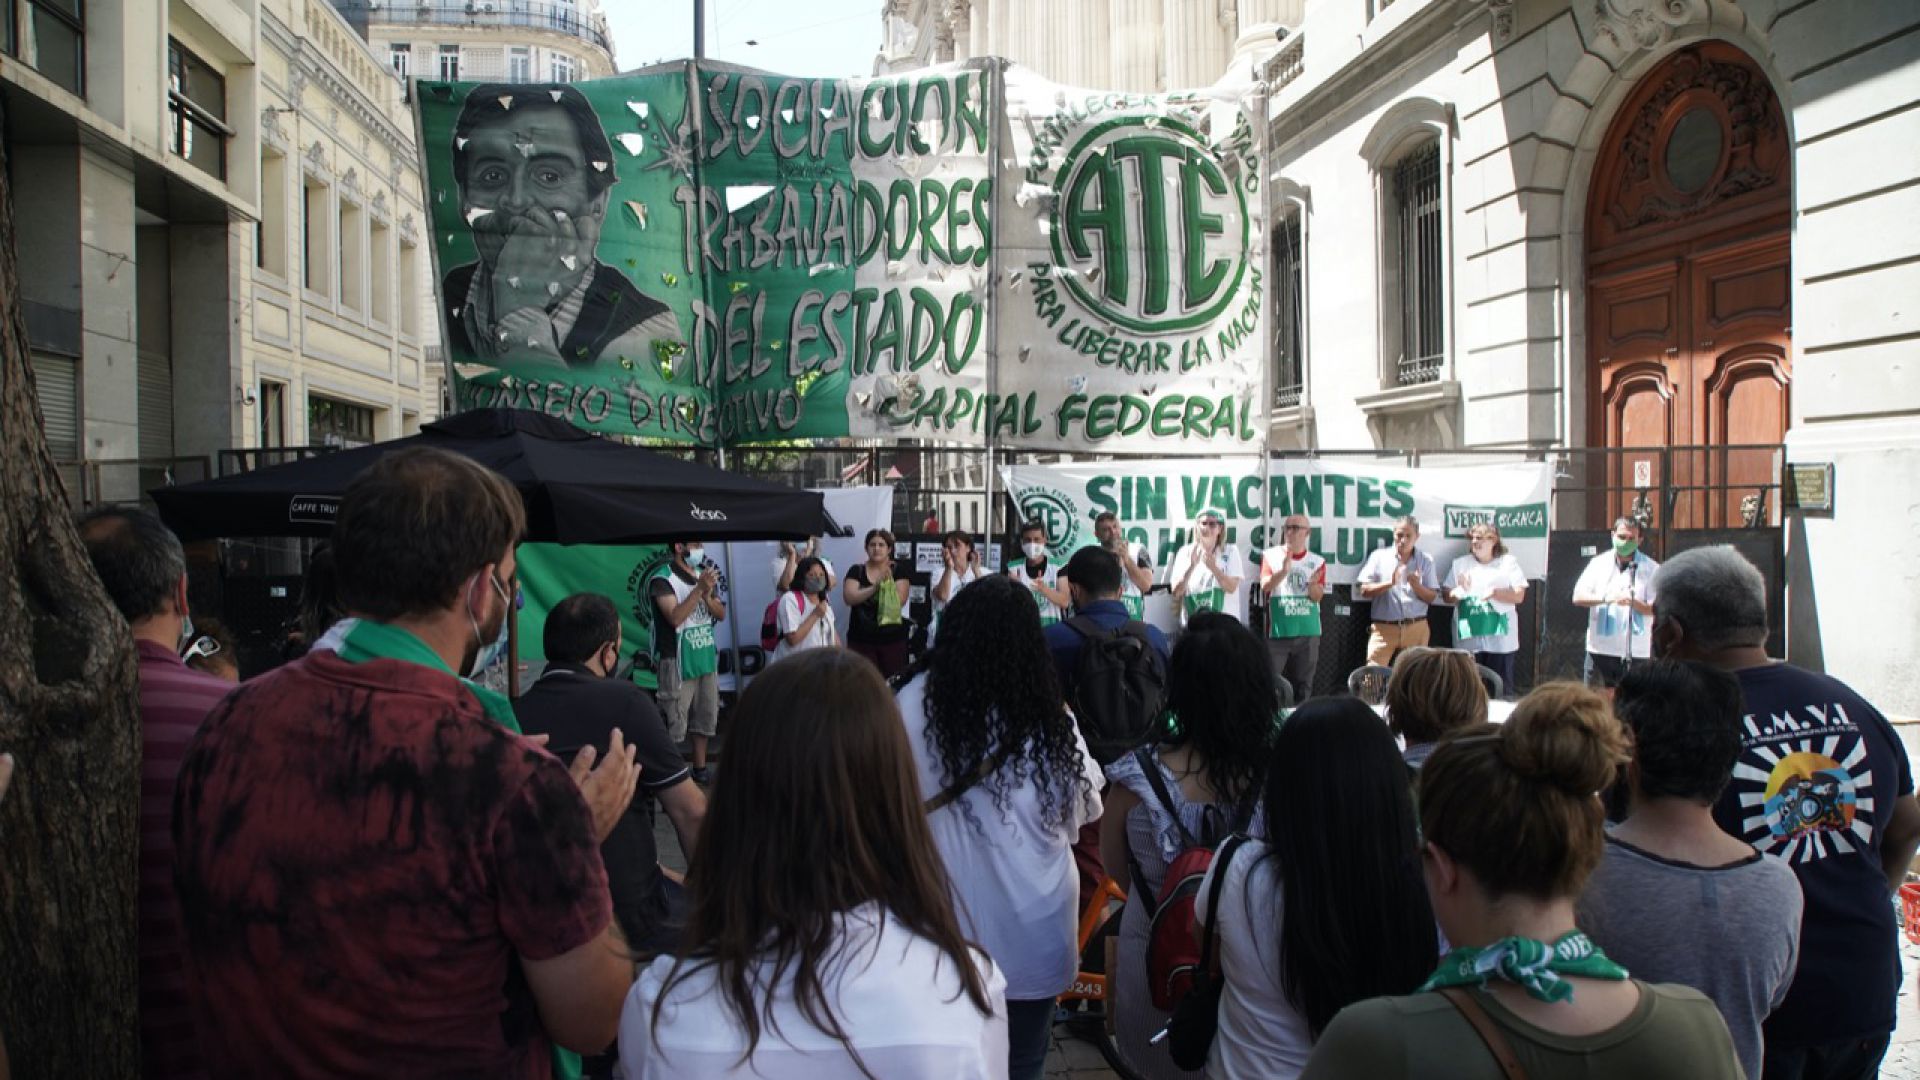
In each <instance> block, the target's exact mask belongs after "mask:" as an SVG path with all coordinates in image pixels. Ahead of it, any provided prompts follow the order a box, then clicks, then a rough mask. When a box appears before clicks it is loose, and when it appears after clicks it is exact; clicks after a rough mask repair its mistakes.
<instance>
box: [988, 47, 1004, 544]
mask: <svg viewBox="0 0 1920 1080" xmlns="http://www.w3.org/2000/svg"><path fill="white" fill-rule="evenodd" d="M987 80H988V85H990V86H991V87H993V100H992V101H991V102H989V107H988V109H987V115H988V116H992V117H994V118H995V119H994V121H993V127H991V128H989V129H988V130H987V170H988V175H990V176H992V177H993V178H994V183H993V209H992V213H993V215H994V219H995V223H996V224H997V223H998V219H999V216H1000V208H1001V207H1002V206H1006V205H1008V201H1007V199H1006V192H1004V191H1002V190H1001V185H1000V179H1001V176H1002V174H1003V172H1009V171H1010V170H1003V169H1002V168H1001V161H1000V155H1001V153H1002V148H1001V139H1000V129H1001V123H1002V120H1003V119H1004V118H1005V117H1006V115H1007V112H1006V107H1005V105H1006V98H1007V83H1006V69H1005V67H1004V66H1003V65H1002V62H1001V60H1000V58H999V57H997V56H990V57H988V58H987ZM1000 248H1001V245H1000V244H999V243H998V242H996V243H995V244H994V245H993V246H992V247H991V248H989V249H988V250H987V305H988V306H987V400H988V401H990V402H991V401H997V400H998V396H997V395H998V394H999V390H1000V305H999V304H998V303H997V302H996V299H995V298H996V296H997V295H998V294H999V291H1000V275H1001V273H1002V267H1001V265H1000ZM993 448H994V426H993V415H992V413H991V412H989V413H988V415H987V445H986V462H987V475H986V495H987V512H986V523H985V524H986V528H985V530H984V531H985V533H986V535H987V537H988V538H989V539H991V538H992V537H993V535H994V531H993V511H994V501H993V492H994V483H993Z"/></svg>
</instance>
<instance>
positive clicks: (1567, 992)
mask: <svg viewBox="0 0 1920 1080" xmlns="http://www.w3.org/2000/svg"><path fill="white" fill-rule="evenodd" d="M1566 975H1578V976H1580V977H1582V978H1587V979H1612V980H1616V981H1617V980H1620V979H1624V978H1626V977H1627V969H1626V968H1623V967H1621V966H1620V965H1619V964H1616V963H1614V962H1613V961H1611V960H1609V959H1607V954H1606V953H1603V952H1601V951H1600V946H1598V945H1595V944H1594V943H1593V939H1592V938H1589V937H1588V936H1587V935H1586V934H1584V933H1581V932H1580V931H1578V930H1570V931H1568V932H1567V933H1566V934H1564V935H1562V936H1561V937H1560V939H1559V940H1558V941H1555V942H1554V943H1553V944H1552V945H1548V944H1547V943H1546V942H1544V941H1535V940H1534V939H1532V938H1522V937H1510V938H1502V939H1500V940H1499V941H1496V942H1494V943H1493V944H1491V945H1488V946H1487V947H1485V948H1482V949H1475V948H1472V947H1462V948H1458V949H1455V950H1453V951H1452V952H1450V953H1448V954H1447V955H1446V956H1445V957H1444V958H1443V959H1441V961H1440V968H1439V970H1437V971H1435V972H1434V973H1433V975H1432V976H1431V977H1429V978H1428V979H1427V981H1426V982H1425V983H1424V984H1422V985H1421V987H1420V990H1421V991H1422V992H1424V991H1427V990H1439V989H1442V988H1444V987H1448V986H1485V985H1487V980H1488V979H1489V978H1493V977H1495V976H1498V977H1499V978H1502V979H1505V980H1507V981H1508V982H1510V983H1515V984H1517V985H1519V986H1520V987H1521V988H1522V989H1524V990H1526V992H1527V993H1528V994H1530V995H1532V996H1533V997H1536V998H1539V999H1540V1000H1541V1001H1572V1000H1573V986H1572V984H1570V983H1568V982H1567V981H1566V979H1565V978H1563V977H1562V976H1566Z"/></svg>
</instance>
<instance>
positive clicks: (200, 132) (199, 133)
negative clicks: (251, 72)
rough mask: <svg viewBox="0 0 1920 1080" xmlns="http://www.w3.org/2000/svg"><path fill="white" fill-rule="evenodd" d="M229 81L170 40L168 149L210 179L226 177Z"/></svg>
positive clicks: (231, 132) (229, 130)
mask: <svg viewBox="0 0 1920 1080" xmlns="http://www.w3.org/2000/svg"><path fill="white" fill-rule="evenodd" d="M232 134H233V129H232V128H230V127H228V126H227V80H226V79H224V78H222V77H221V76H220V73H219V72H217V71H215V70H213V68H211V67H209V66H207V62H206V61H204V60H202V59H200V58H199V57H197V56H195V55H193V54H192V53H190V52H188V51H187V50H186V49H184V48H182V47H181V45H180V43H179V42H177V41H174V40H172V39H171V38H169V39H168V40H167V149H169V150H171V151H173V152H174V153H176V154H179V155H180V156H181V157H183V158H186V159H187V160H188V161H189V162H191V163H193V166H194V167H195V168H197V169H199V170H200V171H201V172H204V173H206V174H208V175H209V176H217V177H219V178H220V179H222V180H225V179H226V178H227V136H229V135H232Z"/></svg>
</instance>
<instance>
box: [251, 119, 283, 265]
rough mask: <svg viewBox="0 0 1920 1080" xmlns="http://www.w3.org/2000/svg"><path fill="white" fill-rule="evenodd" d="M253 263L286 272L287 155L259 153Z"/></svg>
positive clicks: (270, 151)
mask: <svg viewBox="0 0 1920 1080" xmlns="http://www.w3.org/2000/svg"><path fill="white" fill-rule="evenodd" d="M254 238H255V244H254V252H253V264H254V265H255V266H258V267H259V268H260V269H262V270H269V271H272V272H273V273H276V274H280V275H282V276H285V274H286V272H287V158H286V155H285V154H280V153H277V152H274V151H272V150H263V151H261V153H260V223H259V224H258V226H256V227H255V229H254Z"/></svg>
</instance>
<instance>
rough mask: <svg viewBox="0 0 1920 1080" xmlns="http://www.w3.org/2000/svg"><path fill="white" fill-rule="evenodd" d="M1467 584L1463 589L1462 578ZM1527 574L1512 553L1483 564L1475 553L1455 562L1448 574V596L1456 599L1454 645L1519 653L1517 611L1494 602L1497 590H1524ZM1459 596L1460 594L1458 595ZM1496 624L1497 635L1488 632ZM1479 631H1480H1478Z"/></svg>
mask: <svg viewBox="0 0 1920 1080" xmlns="http://www.w3.org/2000/svg"><path fill="white" fill-rule="evenodd" d="M1462 578H1465V579H1466V582H1467V585H1466V587H1465V588H1461V586H1460V582H1461V579H1462ZM1526 587H1527V575H1526V572H1525V571H1523V570H1521V569H1520V560H1519V559H1516V558H1514V557H1513V553H1512V552H1508V553H1507V554H1505V555H1500V556H1496V557H1495V558H1494V560H1493V561H1492V562H1487V563H1483V562H1481V561H1480V560H1479V559H1476V558H1474V557H1473V553H1472V552H1468V553H1467V554H1465V555H1462V556H1460V557H1459V558H1457V559H1455V560H1453V567H1452V568H1451V569H1449V570H1448V571H1447V582H1446V588H1447V594H1448V595H1449V596H1451V597H1453V602H1454V605H1453V644H1454V647H1455V648H1460V649H1465V650H1467V651H1468V652H1484V653H1510V652H1519V651H1520V620H1519V618H1518V617H1516V616H1515V615H1514V612H1515V611H1516V610H1518V609H1517V608H1516V607H1515V606H1514V605H1512V604H1509V603H1507V602H1506V601H1505V600H1495V599H1494V598H1493V590H1495V589H1524V588H1526ZM1456 594H1457V595H1456ZM1495 625H1497V626H1498V627H1499V629H1498V630H1497V631H1495V632H1491V633H1488V632H1485V631H1487V630H1488V629H1489V628H1490V627H1493V626H1495ZM1476 631H1479V632H1476Z"/></svg>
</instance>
